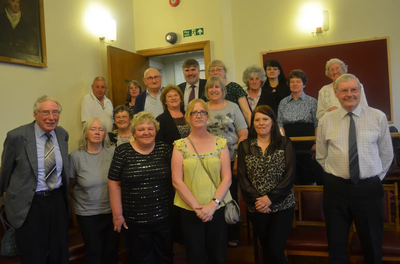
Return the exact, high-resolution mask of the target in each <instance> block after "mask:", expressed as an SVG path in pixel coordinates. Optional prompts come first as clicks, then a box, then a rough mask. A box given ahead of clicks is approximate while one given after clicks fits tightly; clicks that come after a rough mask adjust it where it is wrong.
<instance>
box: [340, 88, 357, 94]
mask: <svg viewBox="0 0 400 264" xmlns="http://www.w3.org/2000/svg"><path fill="white" fill-rule="evenodd" d="M349 91H350V92H351V93H352V94H356V93H358V88H351V89H344V90H340V91H339V93H341V94H348V93H349Z"/></svg>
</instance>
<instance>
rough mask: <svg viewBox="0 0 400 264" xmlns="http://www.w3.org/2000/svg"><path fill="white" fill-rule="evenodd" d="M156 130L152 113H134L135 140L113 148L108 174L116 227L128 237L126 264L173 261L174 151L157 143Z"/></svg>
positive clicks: (133, 131)
mask: <svg viewBox="0 0 400 264" xmlns="http://www.w3.org/2000/svg"><path fill="white" fill-rule="evenodd" d="M158 128H159V125H158V122H157V121H156V120H155V119H154V116H153V114H151V113H149V112H145V111H143V112H140V113H139V114H136V115H135V117H134V118H133V121H132V125H131V131H132V134H133V136H134V137H135V141H132V142H130V143H129V144H122V145H119V146H118V147H117V148H116V149H115V152H114V157H113V160H112V163H111V167H110V171H109V174H108V179H109V180H108V186H109V191H110V203H111V209H112V214H113V222H114V230H115V231H118V232H120V231H121V229H122V230H123V231H122V232H123V235H124V236H125V244H126V248H127V252H128V256H127V261H126V262H125V263H135V264H136V263H173V254H172V244H173V240H172V228H171V221H170V213H169V211H170V209H171V207H172V199H173V194H174V190H173V187H172V181H171V168H170V164H171V154H172V153H171V152H172V151H171V147H170V146H169V145H167V144H165V143H164V142H161V141H155V136H156V132H157V130H158ZM122 227H124V228H122Z"/></svg>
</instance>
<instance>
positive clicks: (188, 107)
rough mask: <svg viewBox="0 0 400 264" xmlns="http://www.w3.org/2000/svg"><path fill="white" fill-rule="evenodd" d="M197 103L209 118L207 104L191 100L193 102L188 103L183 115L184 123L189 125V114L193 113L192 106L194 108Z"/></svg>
mask: <svg viewBox="0 0 400 264" xmlns="http://www.w3.org/2000/svg"><path fill="white" fill-rule="evenodd" d="M197 103H199V104H201V106H202V107H203V108H204V109H205V110H206V111H207V113H208V117H210V111H209V110H208V106H207V103H206V102H204V100H203V99H193V100H192V101H190V103H189V104H188V106H187V108H186V113H185V119H186V122H188V123H189V124H190V122H189V120H190V113H191V112H192V111H193V109H194V106H195V105H196V104H197Z"/></svg>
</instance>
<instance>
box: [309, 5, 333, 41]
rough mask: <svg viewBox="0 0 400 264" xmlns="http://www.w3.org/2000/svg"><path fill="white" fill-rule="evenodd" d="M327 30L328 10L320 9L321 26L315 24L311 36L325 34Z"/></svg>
mask: <svg viewBox="0 0 400 264" xmlns="http://www.w3.org/2000/svg"><path fill="white" fill-rule="evenodd" d="M328 30H329V12H328V11H327V10H324V11H322V26H317V27H316V29H315V32H311V34H312V36H313V37H315V36H318V35H322V36H325V35H326V31H328Z"/></svg>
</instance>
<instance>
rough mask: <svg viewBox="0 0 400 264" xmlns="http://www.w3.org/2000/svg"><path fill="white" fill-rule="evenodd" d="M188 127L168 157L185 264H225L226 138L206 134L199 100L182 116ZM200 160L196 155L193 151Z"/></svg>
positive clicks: (203, 106) (203, 107) (228, 176)
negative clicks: (184, 250)
mask: <svg viewBox="0 0 400 264" xmlns="http://www.w3.org/2000/svg"><path fill="white" fill-rule="evenodd" d="M185 117H186V120H187V122H188V123H189V124H190V126H191V132H190V134H189V136H188V137H187V138H183V139H179V140H176V141H175V143H174V145H175V147H174V151H173V154H172V163H171V170H172V183H173V185H174V187H175V189H176V193H175V200H174V204H175V205H176V206H178V207H179V208H180V212H179V214H180V221H181V227H182V232H183V240H184V244H185V247H186V256H187V263H189V264H190V263H204V264H205V263H206V256H205V254H204V252H206V253H207V257H208V260H209V261H210V263H226V245H227V224H226V223H225V219H224V203H223V202H222V201H225V202H228V201H230V200H232V198H231V195H230V193H229V186H230V185H231V169H230V157H229V151H228V148H227V147H226V139H223V138H220V137H215V136H213V135H211V134H210V133H209V132H207V129H206V127H207V121H208V118H209V116H208V109H207V105H206V104H205V102H204V101H203V100H201V99H195V100H193V101H191V102H190V103H189V105H188V107H187V111H186V114H185ZM190 141H192V142H193V145H194V147H195V148H196V150H197V152H198V153H199V156H200V158H201V159H202V161H203V164H204V167H205V168H206V169H207V171H208V173H209V174H210V176H211V177H212V179H213V181H214V182H215V185H216V186H218V187H217V189H215V187H214V184H213V182H212V181H211V179H210V177H209V175H208V174H207V172H206V171H205V169H204V168H203V165H202V164H201V161H200V160H199V158H198V155H197V154H196V150H195V149H194V147H193V146H192V144H191V142H190Z"/></svg>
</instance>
